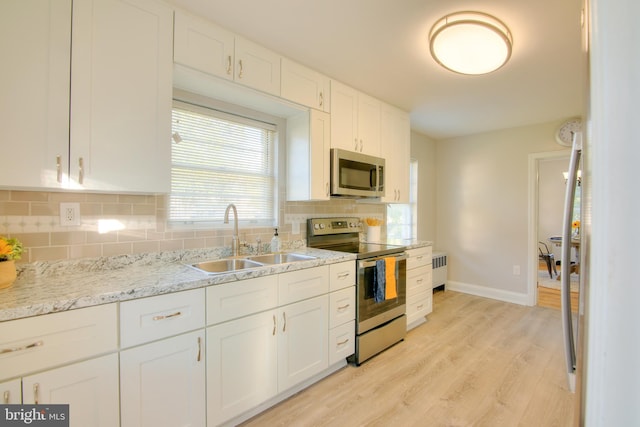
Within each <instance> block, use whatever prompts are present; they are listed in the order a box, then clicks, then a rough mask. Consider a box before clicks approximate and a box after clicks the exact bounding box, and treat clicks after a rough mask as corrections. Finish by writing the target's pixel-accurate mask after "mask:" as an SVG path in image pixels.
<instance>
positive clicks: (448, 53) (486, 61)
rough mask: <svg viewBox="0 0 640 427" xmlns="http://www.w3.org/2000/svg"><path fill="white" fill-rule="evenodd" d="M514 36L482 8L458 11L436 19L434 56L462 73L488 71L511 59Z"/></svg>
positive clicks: (432, 35)
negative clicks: (479, 10) (473, 10)
mask: <svg viewBox="0 0 640 427" xmlns="http://www.w3.org/2000/svg"><path fill="white" fill-rule="evenodd" d="M512 45H513V37H512V36H511V32H510V31H509V28H507V26H506V25H505V24H504V23H503V22H502V21H500V20H499V19H498V18H495V17H493V16H491V15H488V14H486V13H482V12H455V13H451V14H449V15H446V16H445V17H443V18H442V19H440V20H439V21H438V22H436V23H435V24H434V25H433V27H432V28H431V31H430V32H429V47H430V49H431V55H432V56H433V59H435V60H436V62H437V63H438V64H440V65H442V66H443V67H444V68H446V69H448V70H451V71H453V72H456V73H460V74H475V75H477V74H487V73H490V72H492V71H495V70H497V69H498V68H500V67H502V66H503V65H504V64H506V63H507V61H508V60H509V58H510V57H511V47H512Z"/></svg>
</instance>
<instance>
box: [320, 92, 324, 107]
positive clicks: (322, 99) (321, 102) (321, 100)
mask: <svg viewBox="0 0 640 427" xmlns="http://www.w3.org/2000/svg"><path fill="white" fill-rule="evenodd" d="M322 104H324V96H323V95H322V92H320V107H322Z"/></svg>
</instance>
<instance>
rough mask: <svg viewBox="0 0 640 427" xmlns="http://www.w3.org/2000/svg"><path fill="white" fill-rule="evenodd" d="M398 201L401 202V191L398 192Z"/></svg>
mask: <svg viewBox="0 0 640 427" xmlns="http://www.w3.org/2000/svg"><path fill="white" fill-rule="evenodd" d="M398 200H400V190H398Z"/></svg>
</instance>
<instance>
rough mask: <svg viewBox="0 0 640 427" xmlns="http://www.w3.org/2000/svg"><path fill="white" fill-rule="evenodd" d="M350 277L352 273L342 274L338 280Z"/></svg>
mask: <svg viewBox="0 0 640 427" xmlns="http://www.w3.org/2000/svg"><path fill="white" fill-rule="evenodd" d="M349 275H350V273H349V272H348V271H347V272H344V273H340V274H338V279H344V278H345V277H349Z"/></svg>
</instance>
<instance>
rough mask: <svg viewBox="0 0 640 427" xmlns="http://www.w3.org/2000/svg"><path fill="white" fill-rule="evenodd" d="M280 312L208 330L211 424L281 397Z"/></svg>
mask: <svg viewBox="0 0 640 427" xmlns="http://www.w3.org/2000/svg"><path fill="white" fill-rule="evenodd" d="M276 323H277V318H276V311H273V310H272V311H267V312H263V313H259V314H255V315H252V316H248V317H244V318H242V319H238V320H233V321H231V322H226V323H222V324H219V325H216V326H212V327H210V328H208V329H207V418H208V421H207V424H208V425H209V426H216V425H219V424H220V423H222V422H224V421H226V420H229V419H231V418H233V417H235V416H237V415H239V414H241V413H243V412H245V411H247V410H248V409H251V408H253V407H255V406H257V405H259V404H260V403H262V402H264V401H266V400H268V399H269V398H271V397H273V396H275V395H276V394H277V389H278V375H277V372H278V365H277V350H278V346H277V341H278V336H277V334H278V328H277V324H276Z"/></svg>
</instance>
